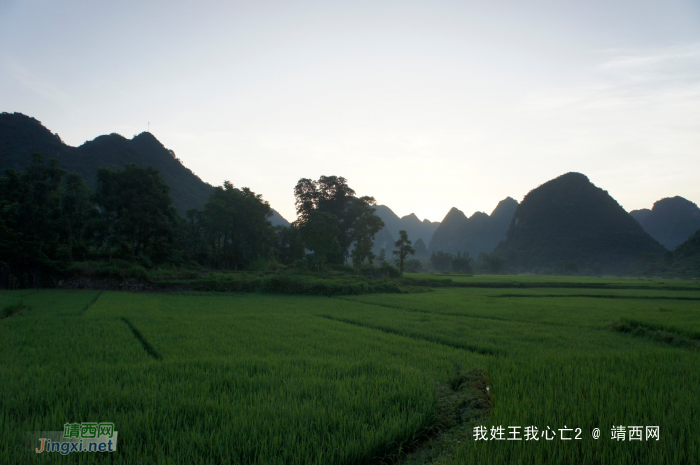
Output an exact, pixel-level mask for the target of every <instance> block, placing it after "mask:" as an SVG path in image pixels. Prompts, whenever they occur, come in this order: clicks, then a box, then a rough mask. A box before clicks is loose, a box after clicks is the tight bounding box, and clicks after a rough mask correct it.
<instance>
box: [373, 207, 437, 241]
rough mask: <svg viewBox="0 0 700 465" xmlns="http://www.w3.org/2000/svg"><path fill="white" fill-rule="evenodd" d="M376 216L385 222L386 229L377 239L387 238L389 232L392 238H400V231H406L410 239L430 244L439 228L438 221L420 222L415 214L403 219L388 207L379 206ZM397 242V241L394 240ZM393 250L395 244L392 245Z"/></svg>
mask: <svg viewBox="0 0 700 465" xmlns="http://www.w3.org/2000/svg"><path fill="white" fill-rule="evenodd" d="M375 214H376V215H377V216H378V217H380V218H381V219H382V221H384V229H385V230H386V231H380V233H381V236H380V235H379V234H378V235H377V237H382V238H387V237H388V236H387V234H386V233H387V232H388V233H389V236H391V237H392V238H398V236H399V231H401V230H404V231H406V233H408V238H409V239H410V240H411V241H413V242H415V241H416V240H418V239H423V242H425V243H426V244H427V243H429V242H430V239H431V238H432V236H433V233H434V232H435V230H436V229H437V228H438V225H439V224H440V223H438V222H437V221H435V222H433V221H428V220H423V221H421V220H419V219H418V217H417V216H416V215H415V213H411V214H410V215H406V216H403V217H401V218H399V217H398V215H396V213H394V212H393V211H392V210H391V208H389V207H387V206H386V205H377V207H376V211H375ZM392 240H395V239H392ZM392 250H393V244H392Z"/></svg>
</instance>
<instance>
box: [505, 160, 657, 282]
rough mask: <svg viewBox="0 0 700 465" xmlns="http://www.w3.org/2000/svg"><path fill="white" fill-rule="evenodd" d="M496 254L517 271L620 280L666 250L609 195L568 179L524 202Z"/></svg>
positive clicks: (579, 178) (578, 178) (575, 176)
mask: <svg viewBox="0 0 700 465" xmlns="http://www.w3.org/2000/svg"><path fill="white" fill-rule="evenodd" d="M494 253H496V254H497V255H499V256H501V257H503V258H505V259H506V262H507V265H508V266H509V267H510V268H511V269H512V270H513V271H535V272H562V271H563V272H572V273H575V272H586V271H589V272H595V273H615V274H620V273H627V272H628V271H629V269H630V265H631V264H632V263H634V262H635V261H637V260H640V259H641V258H642V257H643V256H645V255H646V254H652V255H654V256H660V255H662V254H663V253H664V248H663V246H662V245H661V244H659V243H658V242H657V241H656V240H654V239H653V238H652V237H651V236H649V234H647V233H646V232H645V231H644V230H643V229H642V227H641V226H640V225H639V223H637V222H636V221H635V220H634V218H632V217H631V216H630V215H629V214H628V213H627V212H626V211H625V210H624V209H623V208H622V207H621V206H620V205H619V204H618V203H617V201H615V199H613V198H612V197H611V196H610V195H609V194H608V192H607V191H604V190H603V189H600V188H598V187H596V186H595V185H593V184H592V183H591V182H590V181H589V180H588V178H587V177H586V176H584V175H583V174H580V173H567V174H564V175H562V176H559V177H558V178H555V179H553V180H551V181H549V182H546V183H545V184H543V185H541V186H539V187H538V188H536V189H534V190H532V191H530V192H529V193H528V194H527V195H526V196H525V198H524V199H523V201H522V202H521V203H520V205H519V206H518V208H517V209H516V210H515V214H514V216H513V221H512V222H511V224H510V227H509V229H508V232H507V233H506V240H505V241H504V242H503V243H501V244H499V246H498V247H497V248H496V249H495V250H494Z"/></svg>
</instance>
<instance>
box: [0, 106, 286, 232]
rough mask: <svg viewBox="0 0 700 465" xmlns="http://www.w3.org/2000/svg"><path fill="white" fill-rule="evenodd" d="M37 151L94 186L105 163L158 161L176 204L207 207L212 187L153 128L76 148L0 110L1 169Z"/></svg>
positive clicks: (19, 165)
mask: <svg viewBox="0 0 700 465" xmlns="http://www.w3.org/2000/svg"><path fill="white" fill-rule="evenodd" d="M32 152H41V153H43V154H44V156H45V157H46V158H47V159H48V158H57V159H58V161H59V162H60V163H61V167H63V168H64V169H66V170H67V171H72V172H75V173H78V174H80V175H81V176H82V177H83V179H85V182H86V183H87V184H88V186H90V187H93V186H94V182H95V174H96V173H97V170H98V169H99V168H101V167H103V166H106V167H109V168H113V169H123V168H124V165H126V164H128V163H136V164H137V165H140V166H144V167H145V166H153V167H154V168H156V169H157V170H158V171H159V172H160V175H161V176H162V177H163V179H164V180H165V182H166V183H168V185H169V186H170V195H171V196H172V198H173V203H174V205H175V207H176V208H177V209H178V210H179V211H180V213H181V214H184V213H185V212H186V211H187V210H189V209H191V208H197V209H202V207H203V206H204V203H205V202H206V201H207V199H208V198H209V195H211V192H212V189H213V187H212V186H211V185H210V184H207V183H205V182H204V181H202V180H201V179H200V178H199V177H198V176H197V175H196V174H194V173H193V172H192V171H191V170H190V169H188V168H187V167H185V165H183V164H182V162H181V161H180V160H179V159H178V158H177V157H176V156H175V153H174V152H173V151H172V150H168V149H167V148H165V147H163V144H161V143H160V142H159V141H158V139H156V138H155V137H154V136H153V135H152V134H151V133H150V132H142V133H141V134H139V135H137V136H134V138H133V139H126V138H124V137H122V136H120V135H119V134H109V135H105V136H99V137H97V138H95V139H93V140H91V141H88V142H85V143H84V144H83V145H81V146H80V147H71V146H70V145H67V144H64V143H63V141H61V138H60V137H59V136H58V134H53V133H52V132H51V131H49V130H48V129H46V128H45V127H44V126H43V125H42V124H41V122H39V121H37V120H36V119H34V118H31V117H29V116H26V115H23V114H21V113H2V114H0V172H4V170H5V169H8V168H11V169H15V170H18V171H20V170H23V169H24V168H26V167H27V166H28V164H29V161H30V157H29V155H30V154H31V153H32ZM270 221H271V222H272V224H273V225H277V224H283V225H289V223H288V222H287V221H286V220H285V219H284V218H282V217H281V216H280V215H279V213H277V212H276V211H274V210H273V216H272V217H271V218H270Z"/></svg>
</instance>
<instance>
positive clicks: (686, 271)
mask: <svg viewBox="0 0 700 465" xmlns="http://www.w3.org/2000/svg"><path fill="white" fill-rule="evenodd" d="M667 274H670V275H673V276H693V277H698V276H700V230H697V231H695V233H694V234H693V235H692V236H690V237H689V238H688V240H687V241H685V242H684V243H682V244H681V245H679V246H678V247H677V248H676V249H675V250H674V251H673V262H672V265H671V267H670V270H669V272H668V273H667Z"/></svg>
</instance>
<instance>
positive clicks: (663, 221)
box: [630, 196, 700, 250]
mask: <svg viewBox="0 0 700 465" xmlns="http://www.w3.org/2000/svg"><path fill="white" fill-rule="evenodd" d="M630 215H632V217H633V218H634V219H635V220H637V221H638V222H639V224H640V225H641V226H642V228H644V230H645V231H646V232H647V233H649V235H650V236H651V237H653V238H654V239H656V240H657V241H659V242H660V243H661V245H663V246H664V247H666V248H667V249H668V250H673V249H675V248H676V247H678V246H679V245H680V244H682V243H683V242H685V241H686V240H687V239H688V238H689V237H690V236H692V235H693V233H694V232H695V231H697V230H698V229H700V208H698V206H697V205H695V204H694V203H693V202H691V201H690V200H686V199H684V198H683V197H678V196H676V197H670V198H665V199H661V200H659V201H658V202H656V203H655V204H654V206H653V207H652V209H651V210H649V209H647V208H644V209H642V210H633V211H631V212H630Z"/></svg>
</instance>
